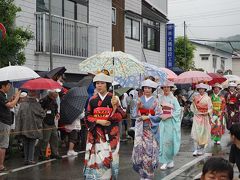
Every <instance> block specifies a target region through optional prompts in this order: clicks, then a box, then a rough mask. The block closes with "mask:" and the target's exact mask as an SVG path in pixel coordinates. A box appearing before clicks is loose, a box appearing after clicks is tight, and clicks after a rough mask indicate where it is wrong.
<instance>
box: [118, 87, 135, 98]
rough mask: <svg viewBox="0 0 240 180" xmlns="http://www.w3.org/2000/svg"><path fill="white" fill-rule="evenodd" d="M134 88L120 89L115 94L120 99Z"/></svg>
mask: <svg viewBox="0 0 240 180" xmlns="http://www.w3.org/2000/svg"><path fill="white" fill-rule="evenodd" d="M132 89H133V88H130V87H124V88H119V89H116V90H115V93H116V95H117V96H118V97H120V96H122V95H123V94H124V93H127V92H129V91H130V90H132Z"/></svg>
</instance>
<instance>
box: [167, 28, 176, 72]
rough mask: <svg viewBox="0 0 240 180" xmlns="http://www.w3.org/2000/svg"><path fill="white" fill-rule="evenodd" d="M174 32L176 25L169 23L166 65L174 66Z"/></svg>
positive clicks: (168, 66)
mask: <svg viewBox="0 0 240 180" xmlns="http://www.w3.org/2000/svg"><path fill="white" fill-rule="evenodd" d="M174 34H175V25H174V24H167V33H166V36H167V37H166V67H167V68H172V67H174V58H175V56H174Z"/></svg>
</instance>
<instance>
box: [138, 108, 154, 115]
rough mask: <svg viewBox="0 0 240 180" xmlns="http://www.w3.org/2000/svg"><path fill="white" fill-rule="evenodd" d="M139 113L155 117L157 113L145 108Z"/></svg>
mask: <svg viewBox="0 0 240 180" xmlns="http://www.w3.org/2000/svg"><path fill="white" fill-rule="evenodd" d="M139 112H140V113H141V115H149V114H150V115H152V116H154V115H155V111H154V110H153V109H145V108H140V109H139Z"/></svg>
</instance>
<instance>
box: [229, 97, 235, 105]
mask: <svg viewBox="0 0 240 180" xmlns="http://www.w3.org/2000/svg"><path fill="white" fill-rule="evenodd" d="M228 102H229V103H230V104H234V103H236V102H237V98H236V97H235V96H230V98H229V101H228Z"/></svg>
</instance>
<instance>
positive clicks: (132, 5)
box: [125, 0, 166, 67]
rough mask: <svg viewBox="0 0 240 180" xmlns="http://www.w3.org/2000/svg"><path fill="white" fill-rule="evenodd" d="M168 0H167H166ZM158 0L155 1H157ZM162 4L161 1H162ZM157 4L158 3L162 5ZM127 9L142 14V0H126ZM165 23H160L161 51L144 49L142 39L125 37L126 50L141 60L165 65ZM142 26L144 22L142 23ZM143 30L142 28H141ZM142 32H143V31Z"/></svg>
mask: <svg viewBox="0 0 240 180" xmlns="http://www.w3.org/2000/svg"><path fill="white" fill-rule="evenodd" d="M161 1H162V0H161ZM165 1H166V0H165ZM156 2H157V1H155V2H153V3H156ZM157 3H158V2H157ZM160 4H161V3H160ZM160 4H156V5H160ZM125 9H126V10H131V11H133V12H135V13H138V14H142V4H141V1H140V0H125ZM165 25H166V24H165V23H161V25H160V52H157V51H151V50H147V49H144V54H145V56H144V54H143V49H142V40H140V41H136V40H132V39H128V38H125V52H126V53H129V54H132V55H134V56H135V57H136V58H137V59H138V60H140V61H145V58H146V61H147V62H148V63H150V64H154V65H156V66H159V67H165V55H166V52H165V51H166V50H165V40H166V38H165V37H166V30H165ZM141 26H142V24H141ZM141 31H142V30H141ZM141 33H142V32H141Z"/></svg>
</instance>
